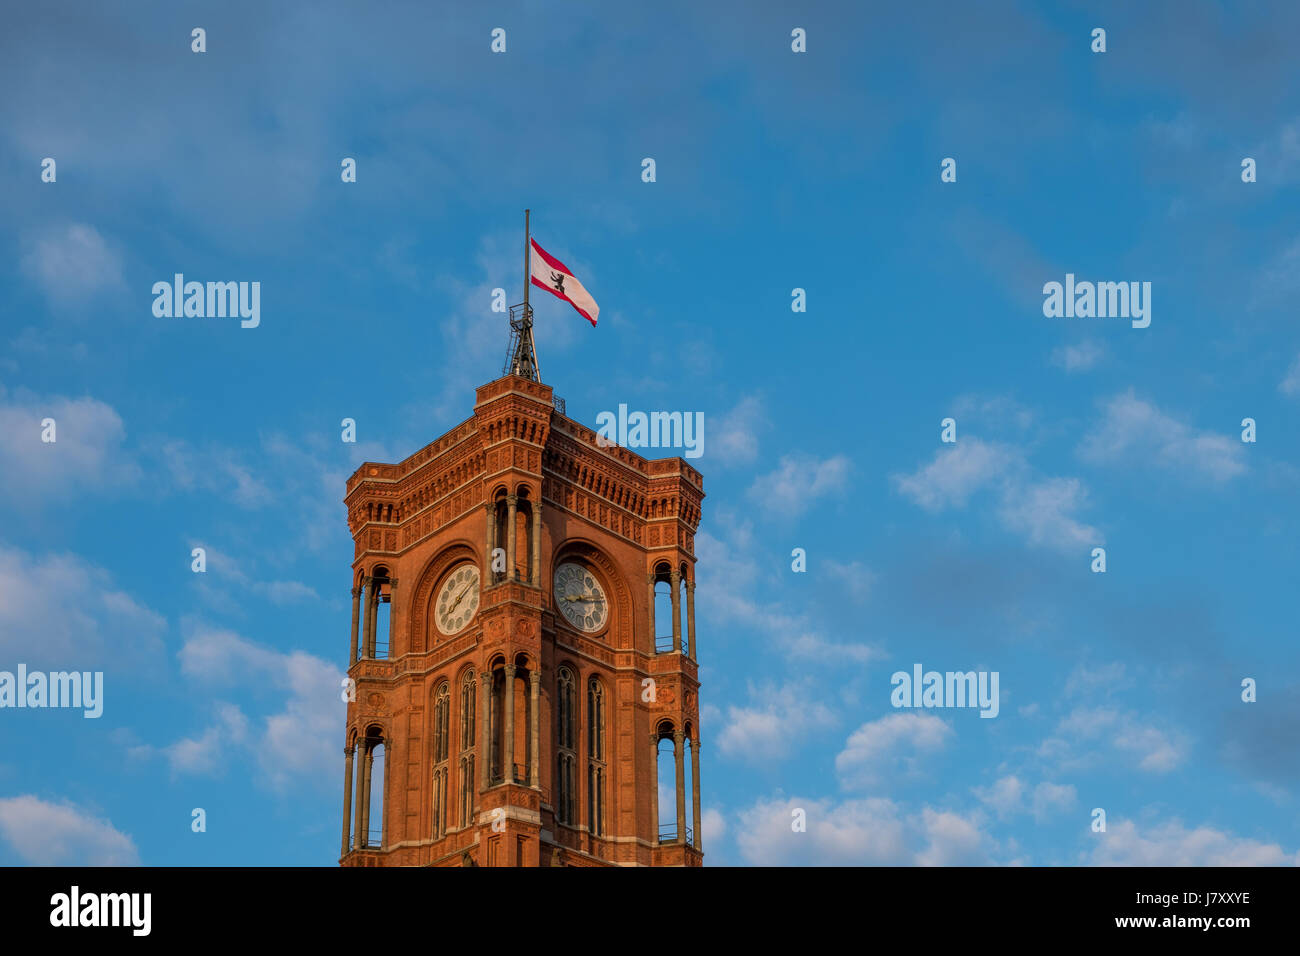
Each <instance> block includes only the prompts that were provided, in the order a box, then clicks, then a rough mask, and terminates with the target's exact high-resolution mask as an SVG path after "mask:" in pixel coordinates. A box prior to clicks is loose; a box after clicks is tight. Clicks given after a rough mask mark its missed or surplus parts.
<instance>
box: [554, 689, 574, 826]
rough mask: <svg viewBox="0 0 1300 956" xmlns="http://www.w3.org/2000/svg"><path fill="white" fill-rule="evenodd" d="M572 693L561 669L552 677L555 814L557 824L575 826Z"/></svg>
mask: <svg viewBox="0 0 1300 956" xmlns="http://www.w3.org/2000/svg"><path fill="white" fill-rule="evenodd" d="M574 698H575V689H574V680H573V671H571V670H570V669H569V668H568V667H561V668H560V669H559V672H558V674H557V676H556V695H555V710H556V714H555V727H556V732H557V737H558V739H557V740H556V744H557V747H556V750H557V756H556V761H557V766H556V782H557V786H556V790H557V799H556V807H555V811H556V814H557V816H558V817H559V821H560V822H561V823H567V824H569V825H570V826H574V825H576V824H577V822H578V820H577V779H578V778H577V761H578V754H577V749H578V742H577V732H576V724H577V721H576V720H575V717H576V714H575V713H574V704H575V699H574Z"/></svg>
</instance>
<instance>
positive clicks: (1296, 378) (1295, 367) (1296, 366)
mask: <svg viewBox="0 0 1300 956" xmlns="http://www.w3.org/2000/svg"><path fill="white" fill-rule="evenodd" d="M1277 388H1278V391H1279V392H1281V393H1282V394H1283V395H1300V355H1297V356H1296V357H1295V360H1294V361H1292V363H1291V366H1290V368H1288V369H1287V370H1286V377H1285V378H1284V379H1282V381H1281V382H1280V383H1279V384H1278V386H1277Z"/></svg>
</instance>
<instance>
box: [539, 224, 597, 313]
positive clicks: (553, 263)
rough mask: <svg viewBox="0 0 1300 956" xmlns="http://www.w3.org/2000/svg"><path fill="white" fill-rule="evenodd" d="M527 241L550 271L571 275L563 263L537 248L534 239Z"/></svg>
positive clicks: (571, 272) (571, 271) (570, 271)
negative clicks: (557, 270) (556, 270)
mask: <svg viewBox="0 0 1300 956" xmlns="http://www.w3.org/2000/svg"><path fill="white" fill-rule="evenodd" d="M528 241H529V242H531V243H532V244H533V251H534V252H536V253H537V254H538V255H539V256H541V257H542V259H543V260H544V261H545V262H546V264H547V265H548V266H550V267H551V268H552V269H559V270H560V271H561V272H563V273H564V274H565V275H573V270H571V269H570V268H569V267H568V266H566V265H565V264H564V263H563V262H561V261H560V260H559V259H557V258H555V256H553V255H551V254H550V253H549V252H547V251H546V250H545V249H543V248H542V247H541V246H539V245H538V244H537V240H536V239H529V240H528ZM543 288H545V286H543ZM588 318H590V316H588Z"/></svg>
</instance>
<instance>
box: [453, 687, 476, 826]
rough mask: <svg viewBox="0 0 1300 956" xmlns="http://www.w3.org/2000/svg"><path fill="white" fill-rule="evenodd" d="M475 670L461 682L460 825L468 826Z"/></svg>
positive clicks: (471, 806)
mask: <svg viewBox="0 0 1300 956" xmlns="http://www.w3.org/2000/svg"><path fill="white" fill-rule="evenodd" d="M475 686H476V685H475V683H474V672H473V671H470V672H468V673H467V674H466V675H465V678H464V680H462V681H461V682H460V762H459V765H458V767H457V771H458V772H459V774H460V825H461V826H462V827H467V826H469V825H470V823H471V822H472V818H473V816H474V717H475V700H476V698H477V695H476V694H475V692H474V690H475Z"/></svg>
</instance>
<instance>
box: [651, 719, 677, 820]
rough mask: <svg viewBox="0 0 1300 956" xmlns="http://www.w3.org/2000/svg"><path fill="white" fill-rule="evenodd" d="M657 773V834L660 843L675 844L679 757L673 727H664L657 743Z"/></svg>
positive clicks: (660, 731)
mask: <svg viewBox="0 0 1300 956" xmlns="http://www.w3.org/2000/svg"><path fill="white" fill-rule="evenodd" d="M665 742H666V743H667V744H668V746H667V747H665V746H664V743H665ZM655 771H656V772H655V780H656V781H657V782H658V790H657V793H656V797H657V799H656V801H655V803H656V805H657V806H658V808H659V814H658V818H657V820H656V821H655V832H656V833H657V834H658V835H659V842H660V843H674V842H676V840H677V796H676V794H677V757H676V755H675V754H674V753H673V738H672V727H671V725H664V726H662V727H661V728H660V730H659V737H658V738H657V739H656V741H655Z"/></svg>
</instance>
